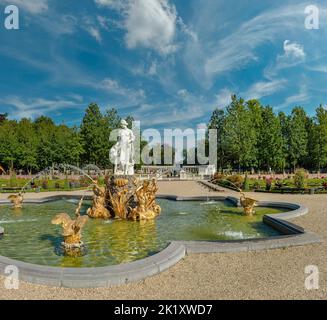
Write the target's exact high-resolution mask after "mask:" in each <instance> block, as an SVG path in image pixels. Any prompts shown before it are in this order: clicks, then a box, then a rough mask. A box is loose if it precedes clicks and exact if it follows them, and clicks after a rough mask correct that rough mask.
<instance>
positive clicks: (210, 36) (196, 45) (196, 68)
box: [184, 1, 304, 89]
mask: <svg viewBox="0 0 327 320" xmlns="http://www.w3.org/2000/svg"><path fill="white" fill-rule="evenodd" d="M241 5H243V4H241ZM223 10H225V8H224V9H223V5H222V4H221V3H220V1H219V2H215V1H212V2H210V5H207V6H201V5H199V6H197V16H198V18H197V20H196V22H195V24H194V28H195V32H196V33H197V35H198V41H193V40H189V42H188V43H187V50H186V52H185V55H184V62H185V64H186V65H187V67H188V69H189V71H190V72H191V73H192V75H193V76H194V78H195V79H200V80H199V83H200V84H201V86H202V87H204V88H206V89H210V88H211V87H212V85H213V83H214V79H215V77H216V76H218V75H219V76H220V75H222V74H226V73H227V72H231V71H235V70H242V69H244V68H245V67H247V66H248V65H249V64H251V63H253V64H255V63H260V62H262V58H263V57H262V55H259V53H258V52H257V49H258V48H260V47H261V46H262V45H265V44H268V43H272V44H273V43H275V42H276V40H277V41H279V39H280V37H281V36H283V34H285V32H287V31H288V30H296V28H299V26H303V19H304V18H303V10H302V6H301V5H300V4H296V5H289V6H287V5H286V6H285V5H282V6H278V8H274V9H268V10H266V11H263V12H260V13H259V14H257V15H256V16H254V17H253V18H250V19H249V20H248V21H245V22H241V23H236V22H235V21H234V20H232V19H231V20H230V21H228V20H227V19H228V15H227V14H224V12H223ZM215 16H216V20H213V19H214V18H215ZM226 17H227V18H226ZM233 17H235V16H234V15H233ZM206 21H210V26H208V23H206ZM225 30H228V32H227V34H226V32H225ZM288 45H289V44H288ZM287 49H288V50H289V49H291V50H293V52H294V50H296V49H297V47H296V48H294V47H293V46H292V47H287ZM296 52H298V51H296Z"/></svg>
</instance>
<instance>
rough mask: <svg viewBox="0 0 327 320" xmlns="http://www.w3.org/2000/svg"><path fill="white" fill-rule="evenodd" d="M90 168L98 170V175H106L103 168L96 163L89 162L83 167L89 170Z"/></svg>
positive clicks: (84, 169)
mask: <svg viewBox="0 0 327 320" xmlns="http://www.w3.org/2000/svg"><path fill="white" fill-rule="evenodd" d="M89 170H93V171H96V172H97V173H98V175H99V176H101V177H103V176H104V174H103V172H102V171H101V169H100V168H99V167H98V166H96V165H95V164H88V165H86V166H85V167H83V171H89Z"/></svg>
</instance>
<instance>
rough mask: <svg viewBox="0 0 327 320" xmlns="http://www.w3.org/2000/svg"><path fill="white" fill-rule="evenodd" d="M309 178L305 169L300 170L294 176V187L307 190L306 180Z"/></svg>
mask: <svg viewBox="0 0 327 320" xmlns="http://www.w3.org/2000/svg"><path fill="white" fill-rule="evenodd" d="M306 176H307V172H306V171H305V170H304V169H298V170H296V172H295V175H294V185H295V186H296V187H297V188H299V189H303V188H305V178H306Z"/></svg>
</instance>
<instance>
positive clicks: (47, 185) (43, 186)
mask: <svg viewBox="0 0 327 320" xmlns="http://www.w3.org/2000/svg"><path fill="white" fill-rule="evenodd" d="M41 186H42V189H48V188H49V182H48V181H47V180H43V181H42V183H41Z"/></svg>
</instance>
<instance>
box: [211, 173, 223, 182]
mask: <svg viewBox="0 0 327 320" xmlns="http://www.w3.org/2000/svg"><path fill="white" fill-rule="evenodd" d="M224 178H225V176H224V175H223V174H222V173H220V172H216V173H215V174H214V176H213V180H215V181H220V180H223V179H224Z"/></svg>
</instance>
